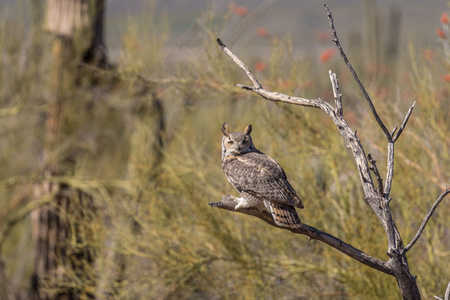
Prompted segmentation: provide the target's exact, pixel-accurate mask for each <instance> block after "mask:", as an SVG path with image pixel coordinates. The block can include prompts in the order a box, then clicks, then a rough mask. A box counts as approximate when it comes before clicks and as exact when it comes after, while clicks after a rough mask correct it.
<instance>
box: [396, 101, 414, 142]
mask: <svg viewBox="0 0 450 300" xmlns="http://www.w3.org/2000/svg"><path fill="white" fill-rule="evenodd" d="M414 105H416V101H414V103H413V104H412V105H411V107H410V108H409V109H408V112H407V113H406V116H405V119H404V120H403V123H402V126H400V129H399V130H398V132H397V134H396V135H395V136H394V137H393V138H392V140H393V141H394V142H395V141H396V140H397V139H398V138H399V137H400V134H402V132H403V130H404V129H405V126H406V123H408V120H409V117H410V116H411V113H412V111H413V109H414ZM392 135H394V133H392Z"/></svg>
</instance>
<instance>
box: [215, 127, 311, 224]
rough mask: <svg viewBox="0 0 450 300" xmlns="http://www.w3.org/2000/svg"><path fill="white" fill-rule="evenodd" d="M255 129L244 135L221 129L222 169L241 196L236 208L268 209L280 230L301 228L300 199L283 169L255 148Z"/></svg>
mask: <svg viewBox="0 0 450 300" xmlns="http://www.w3.org/2000/svg"><path fill="white" fill-rule="evenodd" d="M251 131H252V125H248V126H247V127H246V128H245V130H244V132H229V130H228V125H227V123H226V122H225V123H224V124H223V126H222V132H223V138H222V169H223V171H224V173H225V175H226V176H227V179H228V181H229V182H230V183H231V184H232V185H233V187H234V188H235V189H236V190H237V191H238V192H239V193H240V194H241V198H236V199H237V200H238V201H239V202H238V204H237V205H236V207H235V208H234V209H235V210H236V209H239V208H249V207H256V208H258V209H260V210H261V209H264V208H266V209H267V210H268V211H269V212H270V213H271V214H272V216H273V219H274V221H275V223H276V224H277V225H279V226H284V227H291V228H298V227H300V225H301V221H300V218H299V217H298V214H297V212H296V210H295V208H294V206H295V207H298V208H303V203H302V200H301V199H300V197H299V196H298V195H297V193H296V192H295V190H294V188H293V187H292V186H291V185H290V184H289V182H288V181H287V178H286V174H285V173H284V171H283V169H282V168H281V166H280V165H279V164H278V163H277V162H276V161H275V160H274V159H273V158H272V157H270V156H268V155H266V154H264V153H262V152H260V151H259V150H258V149H256V147H255V145H253V141H252V137H251V136H250V133H251Z"/></svg>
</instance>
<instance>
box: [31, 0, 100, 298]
mask: <svg viewBox="0 0 450 300" xmlns="http://www.w3.org/2000/svg"><path fill="white" fill-rule="evenodd" d="M90 3H93V2H92V1H91V2H89V1H88V0H47V9H46V19H45V24H44V29H45V30H47V31H48V32H50V33H52V34H54V36H55V38H54V40H53V45H52V57H53V63H52V67H51V86H50V88H51V91H52V95H51V98H50V99H49V101H48V109H47V112H46V120H45V132H44V145H43V151H42V158H43V162H44V169H43V170H44V171H43V173H44V174H43V177H44V182H43V183H41V184H39V185H36V186H35V196H36V198H38V199H42V198H45V197H48V199H49V201H48V203H47V204H45V205H43V206H40V207H38V208H37V209H35V210H34V211H33V212H32V214H31V218H32V226H33V227H32V237H33V242H34V256H35V261H34V270H33V274H32V292H31V298H32V299H79V298H93V297H94V296H93V291H94V289H90V290H89V291H88V290H87V289H86V286H85V284H83V283H89V284H92V283H93V282H95V278H93V275H92V274H93V272H89V271H90V270H89V269H90V268H92V267H93V263H94V257H95V251H96V247H94V246H93V243H92V240H93V238H94V235H95V233H94V232H92V229H91V227H90V226H89V225H91V223H92V221H93V218H95V216H96V210H95V207H94V204H93V199H92V198H91V197H90V196H89V195H87V194H86V193H84V192H83V191H81V190H78V189H75V188H73V187H71V186H69V185H67V184H65V183H61V182H55V181H53V180H50V179H51V178H52V177H55V176H61V175H67V173H68V170H67V169H64V168H65V167H66V166H67V162H70V164H72V165H73V163H74V161H73V160H74V159H73V158H72V157H70V156H66V157H64V156H63V157H62V159H59V158H56V157H55V155H54V153H55V150H56V149H58V148H59V146H60V143H61V139H62V132H63V131H64V126H63V122H62V119H63V118H62V116H63V112H64V108H65V104H67V102H66V100H67V99H68V98H69V97H68V96H67V93H68V91H67V89H70V88H74V84H73V83H74V76H73V74H74V73H76V71H77V68H78V64H77V63H76V56H75V51H74V48H75V47H74V43H75V35H76V34H77V33H78V32H80V31H81V30H85V31H86V30H90V31H92V32H95V33H94V34H92V36H93V37H96V38H94V39H93V40H92V43H94V40H95V42H98V41H99V39H100V40H101V41H103V34H102V30H103V26H102V25H101V26H100V25H99V23H98V22H97V21H95V22H91V21H90V20H91V19H92V18H91V17H92V16H98V15H99V14H97V12H96V11H95V9H96V8H99V7H101V13H100V15H103V6H104V5H103V4H104V0H96V3H95V4H96V5H95V7H94V11H92V10H90V9H89V4H90ZM99 3H103V4H102V5H101V6H99ZM97 18H98V17H96V19H97ZM101 18H103V17H101ZM92 43H91V44H92ZM88 46H89V47H88V48H90V47H91V46H92V45H88ZM105 53H106V52H105ZM104 61H106V55H105V59H104ZM63 162H64V163H65V164H63ZM89 274H90V275H89ZM74 279H76V280H74ZM79 282H81V283H82V284H78V285H77V284H75V285H74V284H73V283H79Z"/></svg>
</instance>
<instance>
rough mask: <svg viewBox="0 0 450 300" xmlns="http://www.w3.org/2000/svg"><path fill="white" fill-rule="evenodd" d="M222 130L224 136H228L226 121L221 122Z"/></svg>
mask: <svg viewBox="0 0 450 300" xmlns="http://www.w3.org/2000/svg"><path fill="white" fill-rule="evenodd" d="M222 132H223V134H224V135H225V136H230V131H229V130H228V124H227V122H225V123H223V125H222Z"/></svg>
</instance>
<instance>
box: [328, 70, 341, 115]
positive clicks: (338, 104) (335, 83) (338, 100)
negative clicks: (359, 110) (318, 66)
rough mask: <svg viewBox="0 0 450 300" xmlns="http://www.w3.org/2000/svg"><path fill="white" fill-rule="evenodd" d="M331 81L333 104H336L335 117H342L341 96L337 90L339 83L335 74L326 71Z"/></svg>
mask: <svg viewBox="0 0 450 300" xmlns="http://www.w3.org/2000/svg"><path fill="white" fill-rule="evenodd" d="M328 74H329V75H330V80H331V86H332V88H333V95H334V102H335V104H336V115H337V116H339V117H343V113H344V110H343V108H342V94H341V91H340V90H339V82H338V79H337V76H336V73H332V72H331V70H329V71H328Z"/></svg>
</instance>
